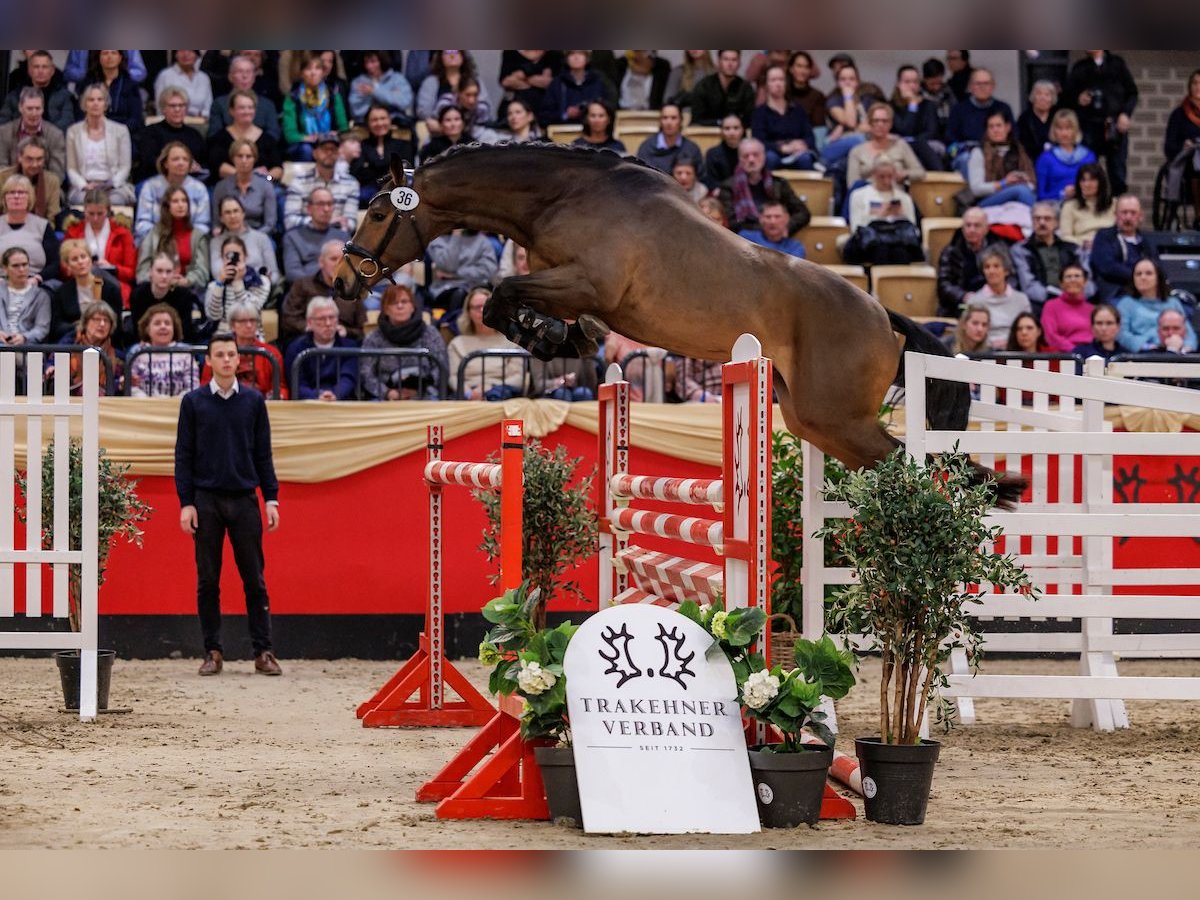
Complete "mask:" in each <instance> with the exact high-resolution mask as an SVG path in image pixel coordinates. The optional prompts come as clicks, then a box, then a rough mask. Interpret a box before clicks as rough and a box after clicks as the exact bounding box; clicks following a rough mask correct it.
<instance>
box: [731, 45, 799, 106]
mask: <svg viewBox="0 0 1200 900" xmlns="http://www.w3.org/2000/svg"><path fill="white" fill-rule="evenodd" d="M791 52H792V51H790V50H760V51H758V52H757V53H753V54H752V55H751V56H750V59H749V61H747V63H746V68H745V70H744V74H743V75H742V77H743V78H745V79H746V81H748V82H750V84H752V85H754V105H755V106H762V104H763V103H765V102H766V99H767V69H769V68H771V67H772V66H779V67H780V68H782V69H783V70H784V72H787V64H788V58H789V57H790V56H791ZM786 83H787V79H786V77H785V79H784V84H786ZM805 115H808V113H807V112H805Z"/></svg>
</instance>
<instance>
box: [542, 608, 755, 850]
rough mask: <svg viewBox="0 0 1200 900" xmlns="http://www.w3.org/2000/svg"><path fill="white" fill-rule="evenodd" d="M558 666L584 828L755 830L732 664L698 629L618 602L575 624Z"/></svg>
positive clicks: (667, 614) (664, 613)
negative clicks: (562, 678)
mask: <svg viewBox="0 0 1200 900" xmlns="http://www.w3.org/2000/svg"><path fill="white" fill-rule="evenodd" d="M710 650H711V653H710V652H709V651H710ZM565 669H566V674H567V704H568V710H569V712H570V717H571V735H572V741H573V746H574V751H575V768H576V774H577V775H578V778H579V797H580V802H581V805H582V808H583V825H584V828H585V829H586V830H587V831H590V832H609V833H611V832H643V833H650V834H682V833H688V832H713V833H718V834H745V833H748V832H753V831H758V812H757V808H756V806H755V802H754V788H753V785H752V783H751V779H750V768H749V763H748V760H747V757H746V742H745V737H744V734H743V731H742V719H741V710H740V708H739V706H738V702H737V686H736V684H735V683H734V678H733V670H732V669H731V668H730V665H729V661H728V660H727V659H726V658H725V654H724V653H722V652H721V649H720V648H719V647H718V646H717V645H716V643H715V642H714V641H713V639H712V637H711V635H709V634H708V633H707V632H706V631H705V630H704V629H703V628H701V627H700V626H699V625H697V624H696V623H694V622H692V621H691V620H689V619H686V618H684V617H683V616H681V615H679V613H677V612H674V611H673V610H669V609H664V608H663V607H660V606H652V605H648V604H646V605H641V604H631V605H625V606H617V607H613V608H612V609H607V610H604V611H603V612H600V613H597V614H596V615H594V616H592V617H591V618H590V619H588V621H587V622H585V623H584V624H583V626H582V627H581V628H580V629H579V631H578V632H576V634H575V636H574V638H572V639H571V644H570V646H569V647H568V648H567V657H566V661H565Z"/></svg>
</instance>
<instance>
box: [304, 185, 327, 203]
mask: <svg viewBox="0 0 1200 900" xmlns="http://www.w3.org/2000/svg"><path fill="white" fill-rule="evenodd" d="M317 194H328V195H329V196H330V197H332V196H333V191H331V190H330V189H329V188H327V187H315V188H313V189H312V190H311V191H309V192H308V201H307V202H309V203H312V202H313V198H314V197H316V196H317Z"/></svg>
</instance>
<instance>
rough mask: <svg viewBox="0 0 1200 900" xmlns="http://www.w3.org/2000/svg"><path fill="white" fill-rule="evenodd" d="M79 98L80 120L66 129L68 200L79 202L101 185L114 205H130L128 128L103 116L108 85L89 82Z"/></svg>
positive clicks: (131, 150)
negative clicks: (81, 111)
mask: <svg viewBox="0 0 1200 900" xmlns="http://www.w3.org/2000/svg"><path fill="white" fill-rule="evenodd" d="M79 102H80V105H81V106H82V107H83V121H82V122H76V123H75V124H74V125H72V126H71V127H70V128H68V129H67V182H68V190H69V194H68V196H67V200H68V201H69V202H70V203H81V202H82V201H83V195H84V194H86V193H87V192H88V191H90V190H94V189H95V188H104V189H105V190H107V191H108V198H109V200H110V201H111V202H112V204H113V205H114V206H122V205H132V204H133V201H134V191H133V185H132V184H130V183H129V173H130V170H131V169H132V167H133V148H132V142H131V139H130V136H129V129H128V128H126V127H125V126H124V125H122V124H121V123H120V122H117V121H114V120H113V119H110V118H107V117H106V116H105V111H106V110H107V109H108V88H106V87H105V86H104V85H102V84H92V85H88V86H87V87H86V88H84V89H83V94H82V96H81V97H80V98H79Z"/></svg>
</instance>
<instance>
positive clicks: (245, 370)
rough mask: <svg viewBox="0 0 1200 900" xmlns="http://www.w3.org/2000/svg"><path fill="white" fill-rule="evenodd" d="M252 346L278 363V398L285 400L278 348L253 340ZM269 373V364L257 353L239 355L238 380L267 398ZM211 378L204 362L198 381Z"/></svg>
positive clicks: (281, 363) (205, 382) (286, 394)
mask: <svg viewBox="0 0 1200 900" xmlns="http://www.w3.org/2000/svg"><path fill="white" fill-rule="evenodd" d="M254 346H255V347H258V348H259V349H260V350H266V351H267V352H268V353H270V354H271V356H273V357H275V361H276V362H277V363H278V364H279V399H281V400H286V399H287V398H288V389H287V383H286V380H285V379H284V377H283V357H282V356H281V355H280V354H279V351H278V350H276V349H275V348H274V347H272V346H271V345H270V344H267V343H264V342H263V341H255V342H254ZM271 374H272V373H271V364H270V363H269V362H267V361H266V360H265V359H264V358H263V357H261V356H259V355H258V354H257V353H253V354H251V353H243V354H240V355H239V357H238V367H237V380H238V382H239V383H241V384H245V385H248V386H249V387H252V388H255V389H257V390H258V392H259V393H260V394H262V395H263V396H264V397H266V398H267V399H270V397H271V384H272V377H271ZM211 380H212V366H210V365H209V364H208V363H205V364H204V369H203V370H201V372H200V383H201V384H208V383H209V382H210V381H211Z"/></svg>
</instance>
